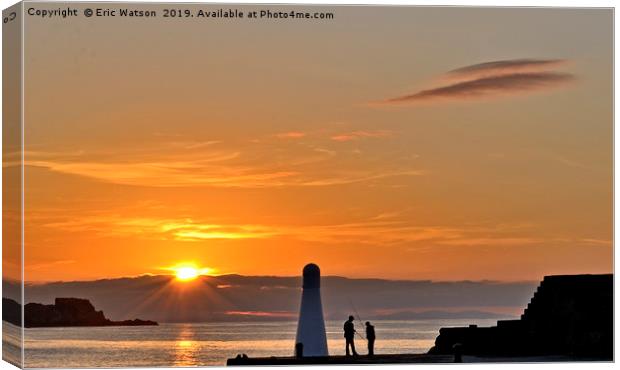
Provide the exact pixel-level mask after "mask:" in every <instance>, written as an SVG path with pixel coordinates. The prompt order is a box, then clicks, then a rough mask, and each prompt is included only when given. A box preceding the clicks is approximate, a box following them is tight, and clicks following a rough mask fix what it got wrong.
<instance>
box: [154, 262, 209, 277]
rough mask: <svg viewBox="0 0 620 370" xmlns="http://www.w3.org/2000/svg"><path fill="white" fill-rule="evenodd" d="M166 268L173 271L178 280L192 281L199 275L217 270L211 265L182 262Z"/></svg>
mask: <svg viewBox="0 0 620 370" xmlns="http://www.w3.org/2000/svg"><path fill="white" fill-rule="evenodd" d="M165 269H166V270H168V271H172V272H173V273H174V276H175V277H176V279H177V280H178V281H192V280H195V279H196V278H198V277H199V276H202V275H209V274H212V273H213V272H214V271H215V270H214V269H212V268H209V267H197V265H196V264H194V263H182V264H178V265H176V266H172V267H167V268H165Z"/></svg>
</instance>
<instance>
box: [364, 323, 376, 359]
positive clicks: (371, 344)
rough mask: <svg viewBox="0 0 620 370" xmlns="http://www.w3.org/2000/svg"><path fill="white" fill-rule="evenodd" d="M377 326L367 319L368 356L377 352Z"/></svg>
mask: <svg viewBox="0 0 620 370" xmlns="http://www.w3.org/2000/svg"><path fill="white" fill-rule="evenodd" d="M375 338H376V337H375V327H374V326H372V325H370V321H366V340H368V356H372V355H374V354H375Z"/></svg>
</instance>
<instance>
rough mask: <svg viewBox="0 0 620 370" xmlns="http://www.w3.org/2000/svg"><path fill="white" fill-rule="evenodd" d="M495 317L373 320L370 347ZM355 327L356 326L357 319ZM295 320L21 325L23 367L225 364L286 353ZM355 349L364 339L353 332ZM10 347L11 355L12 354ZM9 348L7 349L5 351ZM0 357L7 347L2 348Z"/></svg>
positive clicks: (379, 348)
mask: <svg viewBox="0 0 620 370" xmlns="http://www.w3.org/2000/svg"><path fill="white" fill-rule="evenodd" d="M496 322H497V320H496V319H448V320H446V319H441V320H430V319H429V320H376V321H373V324H374V325H375V331H376V334H377V341H376V344H375V353H377V354H390V353H425V352H427V351H428V350H429V349H430V348H431V347H432V346H433V344H434V342H435V338H436V337H437V335H438V334H439V328H442V327H451V326H467V325H469V324H477V325H479V326H491V325H495V324H496ZM2 324H3V327H4V330H3V343H4V346H7V347H5V348H7V349H8V348H12V349H13V350H15V349H17V348H18V347H19V342H20V340H19V331H20V329H19V328H18V327H16V326H13V325H11V324H8V323H6V322H3V323H2ZM356 327H357V328H358V330H359V331H360V332H362V330H360V329H361V324H360V323H356ZM326 330H327V337H328V348H329V353H330V354H331V355H337V354H344V339H343V337H342V322H339V321H338V322H336V321H328V322H326ZM295 331H296V323H295V322H292V321H291V322H288V321H286V322H235V323H230V322H221V323H188V324H171V323H161V324H160V325H159V326H134V327H129V326H125V327H67V328H31V329H25V330H24V343H25V366H26V367H31V368H46V367H55V368H62V367H80V368H85V367H87V368H92V367H157V366H161V367H171V366H184V367H188V366H189V367H191V366H209V365H211V366H225V365H226V359H228V358H231V357H235V356H236V355H237V354H242V353H245V354H247V355H248V356H250V357H268V356H291V355H293V353H294V344H295ZM356 346H357V349H358V352H359V353H360V354H365V353H366V348H365V346H366V341H365V340H363V339H361V338H359V337H358V338H356ZM18 353H19V352H17V353H13V355H17V356H19V354H18ZM9 355H10V354H9ZM5 356H6V353H5Z"/></svg>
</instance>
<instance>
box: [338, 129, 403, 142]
mask: <svg viewBox="0 0 620 370" xmlns="http://www.w3.org/2000/svg"><path fill="white" fill-rule="evenodd" d="M391 135H392V132H391V131H387V130H377V131H353V132H347V133H342V134H337V135H333V136H332V137H331V139H332V140H333V141H340V142H343V141H353V140H359V139H364V138H381V137H388V136H391Z"/></svg>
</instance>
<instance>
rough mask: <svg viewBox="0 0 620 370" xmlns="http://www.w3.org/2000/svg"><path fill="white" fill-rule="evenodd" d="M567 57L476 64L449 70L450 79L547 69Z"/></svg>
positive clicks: (556, 65)
mask: <svg viewBox="0 0 620 370" xmlns="http://www.w3.org/2000/svg"><path fill="white" fill-rule="evenodd" d="M566 63H567V61H566V60H565V59H512V60H499V61H495V62H486V63H479V64H474V65H470V66H466V67H462V68H457V69H453V70H451V71H448V72H447V73H446V74H445V75H444V77H447V78H449V79H463V78H468V79H471V78H480V77H487V76H498V75H505V74H514V73H525V72H540V71H546V70H549V69H552V68H555V67H558V66H562V65H564V64H566Z"/></svg>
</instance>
